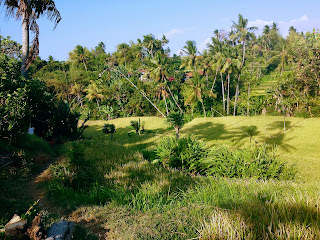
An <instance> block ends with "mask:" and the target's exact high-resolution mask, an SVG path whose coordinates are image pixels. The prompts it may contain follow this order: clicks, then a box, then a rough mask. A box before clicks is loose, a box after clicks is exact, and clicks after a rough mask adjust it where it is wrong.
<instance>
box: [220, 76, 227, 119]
mask: <svg viewBox="0 0 320 240" xmlns="http://www.w3.org/2000/svg"><path fill="white" fill-rule="evenodd" d="M220 77H221V88H222V102H223V115H224V113H225V110H226V102H225V97H224V84H223V77H222V73H220Z"/></svg>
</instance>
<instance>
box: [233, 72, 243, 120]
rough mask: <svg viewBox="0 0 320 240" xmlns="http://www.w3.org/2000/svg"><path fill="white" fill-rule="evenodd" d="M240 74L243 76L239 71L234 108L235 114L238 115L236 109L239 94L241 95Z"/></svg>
mask: <svg viewBox="0 0 320 240" xmlns="http://www.w3.org/2000/svg"><path fill="white" fill-rule="evenodd" d="M240 76H241V73H239V77H238V82H237V87H236V95H235V98H234V108H233V116H235V115H236V110H237V100H238V96H239V91H240V89H239V87H240V86H239V85H240Z"/></svg>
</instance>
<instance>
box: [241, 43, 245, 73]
mask: <svg viewBox="0 0 320 240" xmlns="http://www.w3.org/2000/svg"><path fill="white" fill-rule="evenodd" d="M242 44H243V52H242V64H241V68H240V69H242V67H243V66H244V61H245V59H244V58H245V55H246V40H243V43H242ZM240 71H241V70H240Z"/></svg>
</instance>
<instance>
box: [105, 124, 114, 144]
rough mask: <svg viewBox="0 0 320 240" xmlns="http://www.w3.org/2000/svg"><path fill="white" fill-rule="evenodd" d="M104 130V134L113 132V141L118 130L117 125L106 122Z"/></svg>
mask: <svg viewBox="0 0 320 240" xmlns="http://www.w3.org/2000/svg"><path fill="white" fill-rule="evenodd" d="M102 132H103V133H104V134H109V133H111V141H112V139H113V134H114V133H115V132H116V127H115V125H114V124H109V123H106V124H105V125H104V126H103V129H102Z"/></svg>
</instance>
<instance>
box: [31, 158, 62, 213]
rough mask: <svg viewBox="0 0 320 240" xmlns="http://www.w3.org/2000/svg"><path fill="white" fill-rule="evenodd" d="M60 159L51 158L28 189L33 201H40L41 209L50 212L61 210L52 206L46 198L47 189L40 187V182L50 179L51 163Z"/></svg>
mask: <svg viewBox="0 0 320 240" xmlns="http://www.w3.org/2000/svg"><path fill="white" fill-rule="evenodd" d="M56 161H58V159H57V158H51V159H48V161H46V162H45V163H44V164H43V166H42V167H41V169H40V173H38V174H36V175H35V176H34V177H33V178H32V179H31V180H30V181H29V182H28V184H27V190H28V192H29V194H30V196H31V198H32V200H33V201H38V200H39V202H38V204H37V205H38V207H40V209H41V210H47V211H49V212H51V213H52V212H55V213H58V212H60V211H59V210H58V209H56V208H54V207H52V205H51V204H50V203H49V202H48V201H47V200H46V198H45V191H44V189H43V188H41V187H40V183H41V182H44V181H46V180H48V179H49V177H50V176H49V167H50V165H51V164H53V163H55V162H56Z"/></svg>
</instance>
